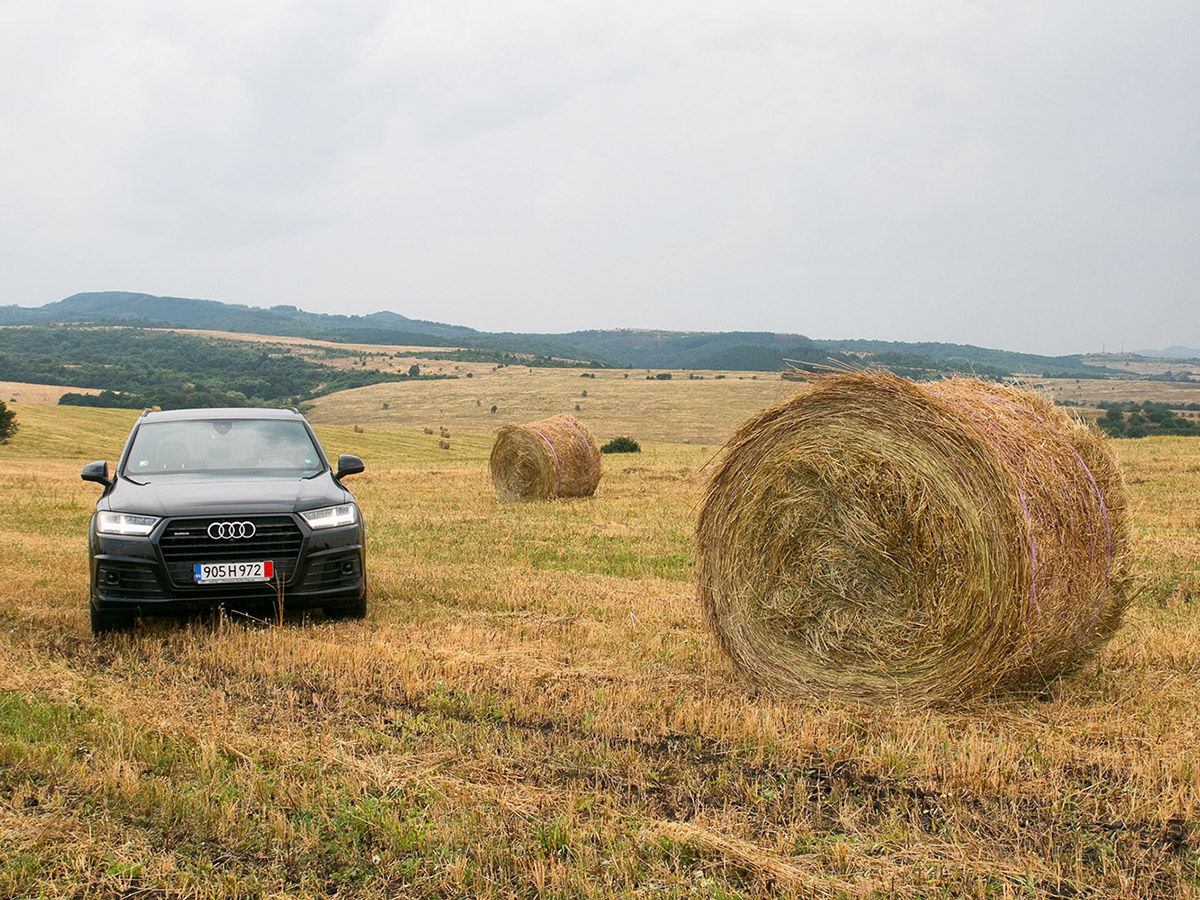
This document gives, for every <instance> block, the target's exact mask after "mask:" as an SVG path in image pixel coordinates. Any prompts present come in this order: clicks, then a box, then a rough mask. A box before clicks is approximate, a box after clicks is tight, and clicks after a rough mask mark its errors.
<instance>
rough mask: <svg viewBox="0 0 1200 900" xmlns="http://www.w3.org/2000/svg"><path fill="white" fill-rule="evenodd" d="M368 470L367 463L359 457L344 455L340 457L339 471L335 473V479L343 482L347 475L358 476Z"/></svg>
mask: <svg viewBox="0 0 1200 900" xmlns="http://www.w3.org/2000/svg"><path fill="white" fill-rule="evenodd" d="M366 468H367V465H366V463H364V462H363V461H362V460H361V459H359V458H358V457H357V456H351V455H350V454H349V453H343V454H342V455H341V456H339V457H338V467H337V471H336V472H334V473H333V477H334V478H336V479H337V480H338V481H341V480H342V479H343V478H345V477H346V476H347V475H357V474H358V473H359V472H362V471H364V470H365V469H366Z"/></svg>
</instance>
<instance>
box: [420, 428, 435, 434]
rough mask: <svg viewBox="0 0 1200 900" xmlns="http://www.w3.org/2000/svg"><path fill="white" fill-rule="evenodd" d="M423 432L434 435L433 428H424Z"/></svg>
mask: <svg viewBox="0 0 1200 900" xmlns="http://www.w3.org/2000/svg"><path fill="white" fill-rule="evenodd" d="M421 430H422V431H424V432H425V433H426V434H433V429H432V428H429V427H425V428H422V429H421Z"/></svg>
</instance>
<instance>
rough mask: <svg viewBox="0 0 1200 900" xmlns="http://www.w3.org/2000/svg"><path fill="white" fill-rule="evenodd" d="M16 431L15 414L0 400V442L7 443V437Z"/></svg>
mask: <svg viewBox="0 0 1200 900" xmlns="http://www.w3.org/2000/svg"><path fill="white" fill-rule="evenodd" d="M16 433H17V414H16V413H15V412H13V411H12V410H11V409H9V408H8V404H6V403H5V402H4V401H3V400H0V444H7V443H8V439H9V438H10V437H12V436H13V435H14V434H16Z"/></svg>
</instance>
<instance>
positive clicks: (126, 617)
mask: <svg viewBox="0 0 1200 900" xmlns="http://www.w3.org/2000/svg"><path fill="white" fill-rule="evenodd" d="M88 614H89V615H88V619H89V622H90V624H91V626H92V634H93V635H97V636H99V635H102V634H108V633H110V632H113V631H129V630H130V629H131V628H133V619H134V613H133V611H132V610H128V609H97V608H96V604H94V603H90V602H89V603H88Z"/></svg>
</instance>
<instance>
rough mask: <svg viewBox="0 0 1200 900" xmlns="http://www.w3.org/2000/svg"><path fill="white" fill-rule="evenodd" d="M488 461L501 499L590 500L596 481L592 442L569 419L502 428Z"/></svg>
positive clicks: (595, 454)
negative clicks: (563, 498)
mask: <svg viewBox="0 0 1200 900" xmlns="http://www.w3.org/2000/svg"><path fill="white" fill-rule="evenodd" d="M489 463H490V466H491V470H492V484H493V485H494V486H495V488H496V493H497V495H499V497H500V499H501V500H553V499H554V498H556V497H590V496H591V495H592V494H593V493H594V492H595V490H596V485H597V484H598V483H599V481H600V449H599V447H598V446H597V445H596V440H595V438H593V437H592V435H591V433H590V432H589V431H588V430H587V429H586V428H585V427H584V426H582V425H580V424H579V422H577V421H575V419H573V418H571V417H570V416H554V417H552V418H549V419H543V420H542V421H540V422H530V423H529V424H527V425H504V426H503V427H501V428H500V429H499V430H498V431H497V432H496V440H495V442H494V443H493V444H492V455H491V458H490V460H489Z"/></svg>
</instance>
